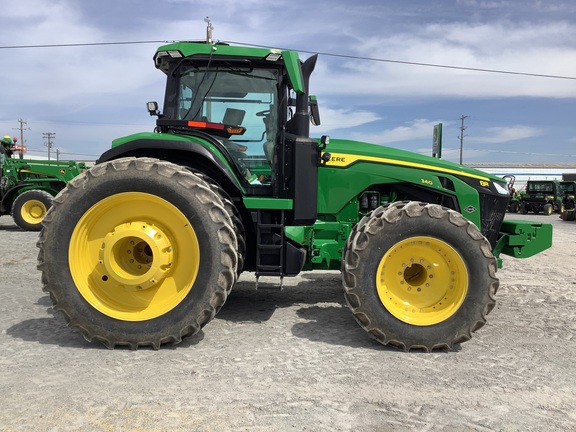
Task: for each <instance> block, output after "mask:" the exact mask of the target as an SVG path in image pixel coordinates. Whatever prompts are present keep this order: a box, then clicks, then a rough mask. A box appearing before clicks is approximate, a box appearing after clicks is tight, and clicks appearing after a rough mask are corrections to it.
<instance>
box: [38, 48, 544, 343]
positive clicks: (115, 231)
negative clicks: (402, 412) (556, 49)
mask: <svg viewBox="0 0 576 432" xmlns="http://www.w3.org/2000/svg"><path fill="white" fill-rule="evenodd" d="M316 59H317V56H312V57H310V58H308V59H307V60H306V61H303V62H302V61H301V60H300V59H299V57H298V54H297V53H296V52H294V51H286V50H284V51H281V50H275V49H264V48H253V47H250V48H248V47H240V46H230V45H227V44H223V43H212V41H211V37H209V38H208V40H207V41H206V42H179V43H172V44H169V45H165V46H162V47H160V48H158V50H157V52H156V54H155V56H154V64H155V66H156V68H157V69H159V70H160V71H162V72H163V73H164V74H166V94H165V99H164V107H163V110H162V112H160V111H159V110H158V105H157V104H156V103H155V102H151V103H149V104H148V109H149V112H150V114H151V115H156V116H158V119H157V127H156V130H155V132H144V133H138V134H135V135H130V136H127V137H123V138H119V139H117V140H115V141H114V142H113V143H112V148H111V149H110V150H108V151H106V152H105V153H104V154H103V155H102V156H101V157H100V158H99V160H98V161H97V164H96V165H95V166H94V167H92V168H91V169H90V170H88V171H87V172H85V173H84V174H82V175H80V176H78V177H76V178H75V179H73V180H72V181H71V182H69V183H68V186H67V187H66V188H65V189H64V190H63V191H62V192H61V193H60V194H59V195H58V196H57V197H56V199H55V200H54V206H53V207H52V209H51V210H50V211H49V212H48V214H47V215H46V218H45V219H44V222H43V224H44V229H43V231H42V233H41V235H40V240H39V242H38V246H39V248H40V252H39V264H38V268H39V269H40V270H41V271H42V280H43V282H44V291H46V292H48V293H50V297H51V299H52V302H53V304H54V308H55V309H56V310H58V311H60V312H62V313H63V315H64V317H65V318H66V320H67V322H68V324H69V325H70V326H72V327H74V328H77V329H78V330H79V331H80V332H81V333H82V334H83V336H84V337H85V338H86V339H87V340H88V341H93V340H94V341H99V342H102V343H103V344H104V345H105V346H106V347H108V348H114V347H115V346H119V345H125V346H128V347H130V348H131V349H137V348H138V347H140V346H150V347H152V348H154V349H158V348H160V346H161V345H162V344H165V343H167V344H177V343H179V342H180V341H181V340H182V338H184V337H187V336H190V335H193V334H195V333H197V332H198V331H199V330H200V329H201V328H202V327H204V326H205V325H206V324H207V323H208V322H209V321H210V320H211V319H213V318H214V316H215V315H216V313H218V311H219V310H220V308H221V307H222V306H223V305H224V302H225V301H226V298H227V297H228V295H229V293H230V291H231V290H232V289H233V287H234V284H235V283H236V281H237V280H238V277H239V276H240V274H241V273H242V272H243V271H246V272H254V273H255V275H256V277H257V278H258V277H260V276H278V277H279V278H280V282H281V278H283V277H286V276H295V275H297V274H299V273H300V272H301V271H308V270H329V269H333V270H340V271H341V273H342V281H343V288H344V296H345V299H346V303H347V305H348V307H349V308H350V309H351V311H352V313H353V315H354V317H355V319H356V320H357V322H358V323H359V324H360V326H361V327H362V328H364V329H365V330H366V331H367V332H368V334H369V335H370V336H372V337H374V338H375V339H377V340H378V341H380V342H381V343H382V344H385V345H388V344H389V345H393V346H396V347H398V348H400V349H402V350H406V351H408V350H411V349H420V350H425V351H430V350H432V349H435V348H444V349H451V348H453V347H454V345H455V344H458V343H461V342H464V341H467V340H468V339H470V338H471V335H472V332H474V331H476V330H477V329H479V328H480V327H482V326H483V325H484V324H485V322H486V316H487V315H488V313H489V312H490V311H491V310H492V309H493V308H494V305H495V294H496V290H497V288H498V284H499V282H498V279H497V277H496V271H497V268H498V267H499V266H500V265H501V263H502V262H501V259H500V255H501V254H507V255H511V256H513V257H517V258H526V257H530V256H533V255H535V254H537V253H539V252H541V251H543V250H545V249H546V248H548V247H550V246H551V243H552V227H551V225H549V224H540V223H531V222H527V221H504V215H505V213H506V208H507V206H508V203H509V200H510V195H509V191H508V188H507V185H506V182H505V181H504V180H503V179H502V178H499V177H495V176H491V175H489V174H486V173H484V172H480V171H476V170H473V169H470V168H467V167H465V166H461V165H457V164H454V163H450V162H447V161H443V160H439V159H434V158H430V157H426V156H422V155H418V154H414V153H410V152H406V151H401V150H398V149H394V148H389V147H383V146H379V145H372V144H367V143H362V142H355V141H348V140H336V139H329V138H328V137H323V138H322V139H313V138H310V137H309V128H310V121H311V120H312V123H314V124H318V123H319V122H320V118H319V110H318V104H317V101H316V98H315V97H314V96H312V95H310V93H309V78H310V76H311V74H312V71H313V69H314V66H315V63H316Z"/></svg>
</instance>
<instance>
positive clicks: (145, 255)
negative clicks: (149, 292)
mask: <svg viewBox="0 0 576 432" xmlns="http://www.w3.org/2000/svg"><path fill="white" fill-rule="evenodd" d="M172 262H173V248H172V244H171V243H170V240H169V237H168V236H167V235H165V234H164V233H163V232H162V231H161V230H160V229H159V228H158V227H157V226H154V225H151V224H148V223H146V222H142V221H135V222H129V223H125V224H121V225H118V226H116V227H115V228H114V229H113V230H112V231H111V232H109V233H108V234H107V235H106V236H105V237H104V241H103V242H102V246H101V247H100V251H99V263H100V265H101V273H102V280H103V281H104V282H108V283H110V284H115V285H117V286H118V287H119V288H124V289H127V290H132V291H140V290H145V289H148V288H151V287H153V286H154V285H156V284H157V283H158V282H160V281H162V279H164V277H165V276H166V274H167V273H168V271H169V270H170V268H171V266H172Z"/></svg>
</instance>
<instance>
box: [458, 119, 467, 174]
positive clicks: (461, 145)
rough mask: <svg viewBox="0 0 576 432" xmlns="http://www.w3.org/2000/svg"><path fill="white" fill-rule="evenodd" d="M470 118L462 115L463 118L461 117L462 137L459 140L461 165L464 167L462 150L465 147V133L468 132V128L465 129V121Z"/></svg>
mask: <svg viewBox="0 0 576 432" xmlns="http://www.w3.org/2000/svg"><path fill="white" fill-rule="evenodd" d="M468 117H470V116H465V115H462V117H460V120H461V122H462V123H461V126H460V136H459V137H458V138H460V165H462V148H463V147H464V137H465V135H464V131H465V130H466V128H465V127H464V119H467V118H468Z"/></svg>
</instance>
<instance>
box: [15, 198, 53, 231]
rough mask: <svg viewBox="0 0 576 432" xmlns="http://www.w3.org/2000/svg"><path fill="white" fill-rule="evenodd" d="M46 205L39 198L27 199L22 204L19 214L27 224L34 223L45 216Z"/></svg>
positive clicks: (39, 221) (40, 220) (37, 222)
mask: <svg viewBox="0 0 576 432" xmlns="http://www.w3.org/2000/svg"><path fill="white" fill-rule="evenodd" d="M47 211H48V210H47V209H46V205H45V204H44V203H43V202H42V201H40V200H28V201H26V202H25V203H24V205H23V206H22V209H21V210H20V215H21V216H22V219H24V221H25V222H26V223H28V224H31V225H36V224H39V223H41V222H42V219H44V216H46V212H47Z"/></svg>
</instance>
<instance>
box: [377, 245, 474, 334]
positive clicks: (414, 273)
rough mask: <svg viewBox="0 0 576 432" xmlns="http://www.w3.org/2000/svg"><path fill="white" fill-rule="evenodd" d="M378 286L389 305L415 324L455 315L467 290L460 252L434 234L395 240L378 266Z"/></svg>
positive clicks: (387, 307)
mask: <svg viewBox="0 0 576 432" xmlns="http://www.w3.org/2000/svg"><path fill="white" fill-rule="evenodd" d="M377 275H378V279H377V280H376V287H377V290H378V296H379V297H380V300H381V301H382V304H383V305H384V306H385V307H386V309H387V310H388V311H389V312H390V313H391V314H392V315H394V316H395V317H396V318H398V319H400V320H401V321H404V322H406V323H409V324H413V325H422V326H426V325H433V324H437V323H439V322H442V321H444V320H446V319H448V318H449V317H450V316H452V315H453V314H454V313H455V312H456V311H457V310H458V308H459V307H460V306H461V304H462V302H463V301H464V298H465V297H466V293H467V290H468V272H467V270H466V266H465V264H464V261H463V260H462V258H461V257H460V254H459V253H458V252H457V251H456V250H455V249H454V248H453V247H452V246H450V245H448V244H447V243H445V242H443V241H441V240H438V239H436V238H432V237H413V238H410V239H406V240H403V241H400V242H398V243H396V244H395V245H394V246H393V247H392V248H390V250H388V251H387V252H386V253H385V254H384V256H383V257H382V260H381V262H380V265H379V267H378V273H377Z"/></svg>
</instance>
